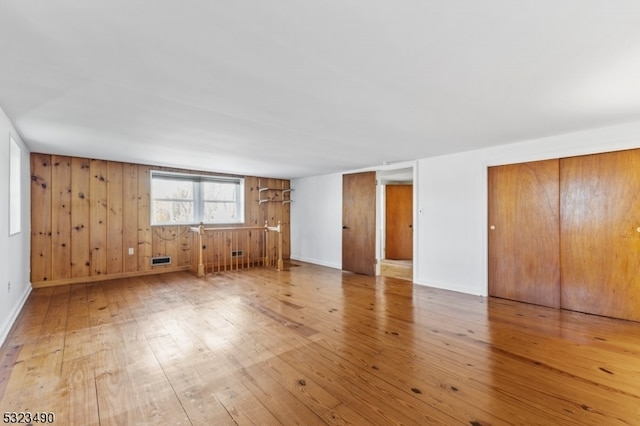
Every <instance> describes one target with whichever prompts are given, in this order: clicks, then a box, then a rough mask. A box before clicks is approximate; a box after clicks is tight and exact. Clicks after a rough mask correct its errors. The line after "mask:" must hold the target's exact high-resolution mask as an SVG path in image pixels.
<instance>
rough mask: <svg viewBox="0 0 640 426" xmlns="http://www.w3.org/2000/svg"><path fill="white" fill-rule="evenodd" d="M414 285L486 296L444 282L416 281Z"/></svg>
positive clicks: (467, 288)
mask: <svg viewBox="0 0 640 426" xmlns="http://www.w3.org/2000/svg"><path fill="white" fill-rule="evenodd" d="M414 284H417V285H421V286H425V287H433V288H438V289H441V290H450V291H455V292H458V293H465V294H471V295H473V296H483V297H486V296H487V295H486V294H483V293H481V292H478V291H477V290H475V289H471V288H469V287H463V286H460V285H456V284H452V283H444V282H438V281H434V280H422V279H418V280H415V281H414Z"/></svg>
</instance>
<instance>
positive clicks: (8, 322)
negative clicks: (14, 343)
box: [0, 284, 33, 346]
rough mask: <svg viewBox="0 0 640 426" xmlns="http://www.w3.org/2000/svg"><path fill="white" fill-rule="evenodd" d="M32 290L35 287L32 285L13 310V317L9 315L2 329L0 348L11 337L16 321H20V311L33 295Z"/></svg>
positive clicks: (0, 330) (0, 331)
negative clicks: (10, 333)
mask: <svg viewBox="0 0 640 426" xmlns="http://www.w3.org/2000/svg"><path fill="white" fill-rule="evenodd" d="M32 289H33V287H32V286H31V284H29V285H28V286H27V289H26V290H25V292H24V293H23V294H22V297H21V298H20V301H19V302H18V304H17V305H16V306H15V307H14V308H13V311H11V315H9V318H7V319H6V320H5V322H4V324H2V327H1V328H0V346H2V345H4V341H5V340H6V338H7V336H8V335H9V332H10V331H11V327H13V324H14V323H15V322H16V319H18V315H20V311H22V308H23V307H24V304H25V303H26V302H27V298H28V297H29V295H30V294H31V290H32Z"/></svg>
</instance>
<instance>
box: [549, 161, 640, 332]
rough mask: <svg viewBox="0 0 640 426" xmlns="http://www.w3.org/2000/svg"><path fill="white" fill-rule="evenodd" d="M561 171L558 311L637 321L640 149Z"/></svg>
mask: <svg viewBox="0 0 640 426" xmlns="http://www.w3.org/2000/svg"><path fill="white" fill-rule="evenodd" d="M560 171H561V172H560V176H561V187H560V188H561V194H562V198H561V214H562V222H561V256H562V276H561V280H562V307H563V308H565V309H571V310H574V311H581V312H588V313H592V314H598V315H606V316H610V317H615V318H623V319H630V320H634V321H640V228H639V227H640V150H630V151H620V152H611V153H605V154H597V155H585V156H580V157H572V158H565V159H562V160H561V167H560Z"/></svg>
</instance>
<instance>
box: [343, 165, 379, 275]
mask: <svg viewBox="0 0 640 426" xmlns="http://www.w3.org/2000/svg"><path fill="white" fill-rule="evenodd" d="M375 262H376V173H375V172H366V173H355V174H347V175H344V176H343V177H342V269H343V270H345V271H351V272H356V273H359V274H366V275H375V274H376V268H375Z"/></svg>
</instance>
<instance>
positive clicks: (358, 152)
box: [0, 0, 640, 178]
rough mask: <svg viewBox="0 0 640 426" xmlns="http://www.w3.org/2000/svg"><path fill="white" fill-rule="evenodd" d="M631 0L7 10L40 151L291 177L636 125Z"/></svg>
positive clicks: (637, 71)
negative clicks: (581, 131)
mask: <svg viewBox="0 0 640 426" xmlns="http://www.w3.org/2000/svg"><path fill="white" fill-rule="evenodd" d="M638 22H640V2H638V1H636V0H628V1H625V0H563V1H557V0H553V1H552V0H536V1H513V0H483V1H477V0H461V1H448V0H438V1H435V0H423V1H417V0H411V1H410V0H401V1H397V0H347V1H344V0H323V1H311V0H310V1H304V2H303V1H294V0H279V1H273V2H266V1H258V0H247V1H231V0H217V1H207V0H187V1H181V2H176V1H156V0H153V1H152V0H137V1H133V2H132V1H124V0H114V1H108V2H107V1H105V2H77V1H74V0H51V1H46V2H44V1H41V0H20V1H18V0H12V1H9V0H8V1H3V2H1V3H0V107H1V108H2V109H3V110H4V111H5V112H6V114H7V115H8V116H9V118H10V119H11V121H12V122H13V123H14V125H15V127H16V128H17V130H18V132H19V133H20V134H21V136H22V137H23V139H24V140H25V142H26V143H27V145H28V146H29V148H30V149H31V150H32V151H35V152H46V153H53V154H63V155H74V156H81V157H91V158H102V159H109V160H117V161H126V162H138V163H144V164H156V165H166V166H173V167H184V168H190V169H201V170H213V171H219V172H229V173H238V174H248V175H257V176H273V177H283V178H298V177H305V176H314V175H321V174H328V173H334V172H339V171H344V170H354V169H359V168H365V167H372V166H375V165H379V164H382V162H383V161H387V162H392V163H394V162H402V161H409V160H416V159H420V158H427V157H432V156H436V155H443V154H448V153H454V152H461V151H467V150H474V149H479V148H484V147H488V146H495V145H500V144H506V143H513V142H520V141H524V140H531V139H537V138H541V137H545V136H550V135H556V134H563V133H569V132H575V131H580V130H586V129H593V128H598V127H604V126H610V125H615V124H620V123H626V122H632V121H636V120H639V119H640V78H639V77H638V76H640V25H638Z"/></svg>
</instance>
